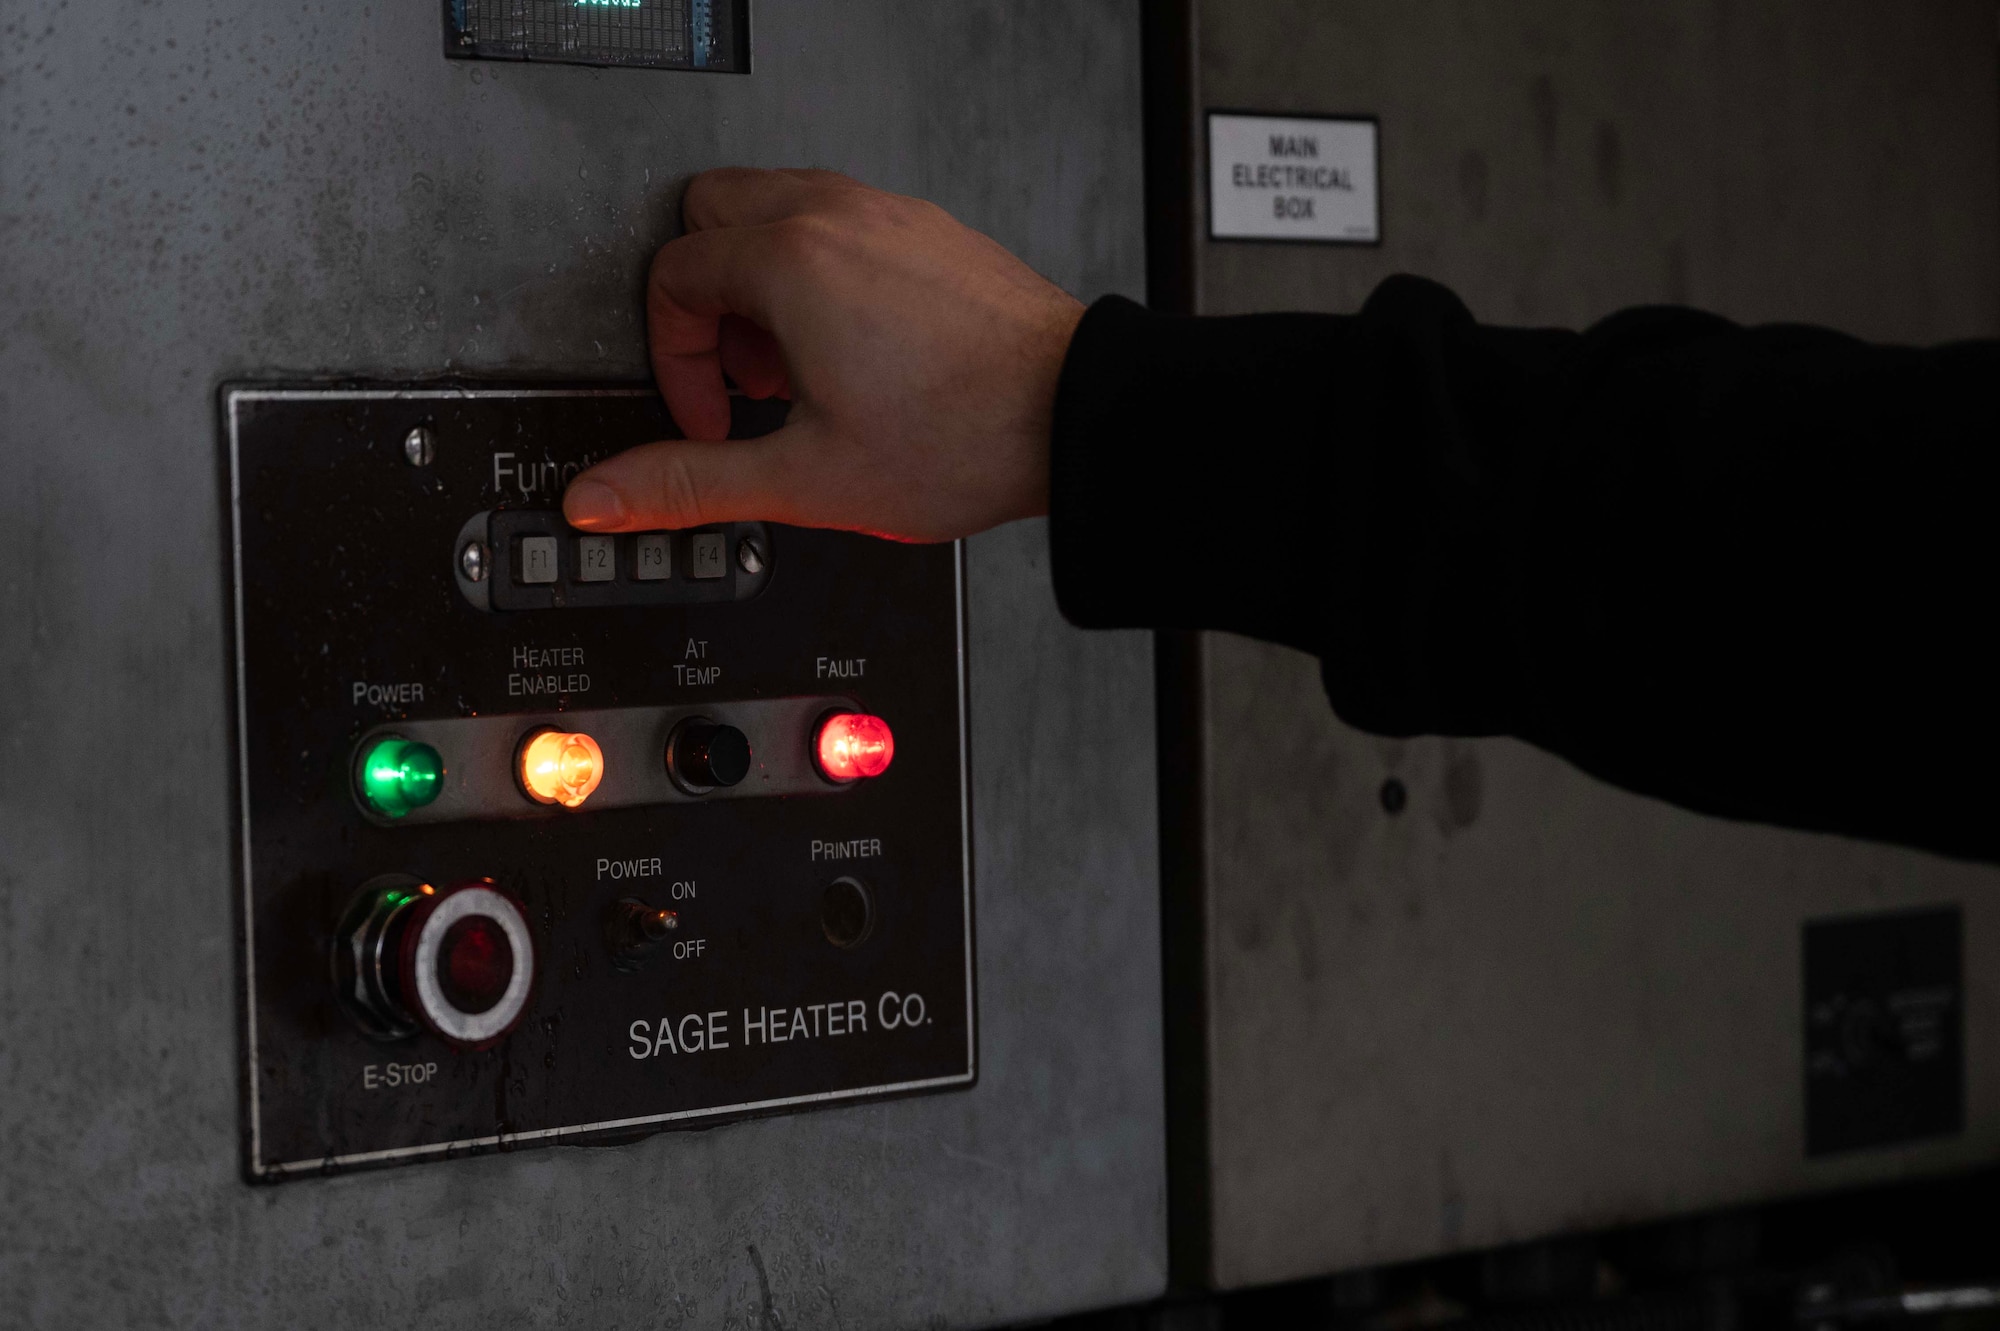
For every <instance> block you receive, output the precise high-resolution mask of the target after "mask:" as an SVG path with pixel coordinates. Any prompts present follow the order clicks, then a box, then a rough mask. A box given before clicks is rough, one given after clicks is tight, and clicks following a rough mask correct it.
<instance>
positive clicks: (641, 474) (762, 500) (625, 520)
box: [563, 422, 824, 531]
mask: <svg viewBox="0 0 2000 1331" xmlns="http://www.w3.org/2000/svg"><path fill="white" fill-rule="evenodd" d="M811 431H812V427H811V426H810V425H808V424H806V423H805V422H798V423H796V424H791V425H787V426H785V427H784V428H782V429H780V430H776V431H774V432H772V433H771V434H767V435H763V436H761V437H759V438H756V439H722V440H715V441H706V440H684V439H674V440H662V441H661V442H659V443H653V444H641V445H639V446H638V447H637V448H631V449H627V450H626V451H625V452H623V453H620V454H619V455H618V456H616V457H613V458H607V459H606V460H604V461H603V462H600V463H598V464H597V465H596V466H594V467H592V468H591V469H590V470H588V471H586V472H584V473H582V474H581V475H579V476H578V477H577V478H576V479H575V480H573V481H571V482H570V484H569V489H568V491H567V492H565V493H564V495H563V516H564V517H565V518H567V519H568V520H569V523H570V525H571V526H573V527H580V528H582V529H583V530H585V531H651V530H656V529H659V528H668V529H671V530H678V529H680V528H683V527H702V526H707V525H709V524H711V523H717V522H784V523H792V524H797V525H802V526H810V525H813V516H814V514H813V509H814V506H815V505H814V500H815V497H816V496H817V495H818V494H820V493H821V492H822V491H823V488H824V487H822V486H820V485H818V483H817V481H816V478H815V476H814V473H813V467H812V464H811V460H812V458H813V457H814V455H815V453H816V452H817V450H815V449H814V448H813V447H812V440H811V438H810V434H811Z"/></svg>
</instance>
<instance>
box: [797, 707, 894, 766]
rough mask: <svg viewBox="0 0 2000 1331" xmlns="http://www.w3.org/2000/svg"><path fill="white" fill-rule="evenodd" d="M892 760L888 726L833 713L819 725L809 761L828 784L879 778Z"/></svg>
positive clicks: (879, 721) (851, 714) (879, 720)
mask: <svg viewBox="0 0 2000 1331" xmlns="http://www.w3.org/2000/svg"><path fill="white" fill-rule="evenodd" d="M895 756H896V737H895V736H894V735H892V734H890V733H889V723H888V722H887V721H884V720H883V719H882V718H881V717H879V716H869V715H867V714H865V713H862V712H835V713H834V714H833V715H831V716H829V717H827V718H826V719H825V720H823V721H821V722H820V723H819V733H818V734H817V735H816V736H814V737H813V757H814V758H815V759H817V760H818V762H819V770H820V772H821V774H822V775H824V776H825V777H826V778H827V780H829V781H858V780H860V779H861V778H862V777H865V776H880V775H882V773H884V772H886V771H888V770H889V761H890V759H892V758H894V757H895Z"/></svg>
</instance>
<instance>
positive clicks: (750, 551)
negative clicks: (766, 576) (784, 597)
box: [736, 536, 764, 575]
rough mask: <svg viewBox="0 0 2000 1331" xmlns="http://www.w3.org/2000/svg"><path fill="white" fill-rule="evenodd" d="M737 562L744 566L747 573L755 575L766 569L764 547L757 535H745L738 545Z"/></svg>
mask: <svg viewBox="0 0 2000 1331" xmlns="http://www.w3.org/2000/svg"><path fill="white" fill-rule="evenodd" d="M736 562H737V563H738V564H741V565H742V566H743V571H744V572H745V573H749V574H753V575H754V574H758V573H762V572H763V571H764V547H763V546H762V545H761V544H759V543H758V541H757V538H756V537H755V536H745V537H744V538H743V540H742V542H741V543H740V544H738V545H737V547H736Z"/></svg>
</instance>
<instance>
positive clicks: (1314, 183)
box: [1208, 111, 1382, 245]
mask: <svg viewBox="0 0 2000 1331" xmlns="http://www.w3.org/2000/svg"><path fill="white" fill-rule="evenodd" d="M1376 137H1377V135H1376V124H1375V122H1374V121H1373V120H1355V119H1345V120H1335V119H1328V118H1325V117H1318V116H1310V117H1309V116H1259V115H1234V114H1227V113H1224V112H1221V111H1211V112H1209V113H1208V235H1209V239H1211V240H1320V241H1334V242H1337V243H1346V244H1350V245H1373V244H1375V243H1376V242H1378V241H1380V240H1381V239H1382V212H1381V196H1380V194H1379V192H1378V190H1377V187H1376V172H1375V167H1376V149H1377V143H1376Z"/></svg>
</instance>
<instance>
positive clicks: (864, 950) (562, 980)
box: [221, 384, 977, 1180]
mask: <svg viewBox="0 0 2000 1331" xmlns="http://www.w3.org/2000/svg"><path fill="white" fill-rule="evenodd" d="M783 412H784V407H783V404H781V403H769V404H760V403H752V402H748V401H744V400H741V399H739V400H737V402H736V405H735V415H736V421H735V424H736V429H735V431H734V433H736V434H737V435H739V436H748V435H754V434H760V433H764V432H766V431H768V430H770V429H773V428H775V427H776V426H777V425H778V424H779V423H781V422H782V419H783ZM221 415H222V425H223V440H224V448H225V450H226V454H227V459H228V472H229V481H230V490H229V496H228V497H229V501H230V514H231V543H230V552H229V554H230V565H229V570H228V575H229V578H230V582H231V586H232V590H233V599H232V604H233V609H234V625H233V631H234V637H235V664H236V681H235V682H236V700H237V736H236V738H237V755H236V757H237V765H238V771H237V791H238V793H239V796H240V809H239V820H240V831H241V842H240V848H241V849H240V861H241V863H240V874H241V878H240V885H239V886H240V890H241V894H242V897H241V900H242V906H241V917H242V921H243V933H242V940H241V963H240V964H241V978H242V983H243V985H244V992H245V999H246V1012H247V1019H246V1021H245V1023H244V1047H243V1059H242V1067H243V1076H244V1078H245V1080H246V1085H245V1090H246V1094H245V1097H244V1098H245V1103H246V1111H247V1112H246V1115H245V1132H244V1161H245V1168H246V1170H247V1172H248V1174H249V1176H250V1177H251V1178H253V1179H256V1180H275V1179H281V1178H286V1177H292V1176H304V1175H317V1174H321V1173H325V1172H327V1171H331V1170H340V1169H347V1168H354V1167H360V1166H371V1165H382V1164H391V1163H397V1162H405V1161H417V1160H425V1159H442V1158H447V1157H451V1156H457V1155H463V1154H470V1153H477V1152H479V1151H482V1150H490V1149H495V1148H499V1147H509V1148H512V1147H524V1146H533V1145H537V1144H542V1143H549V1142H555V1141H560V1140H565V1139H576V1138H587V1137H591V1136H600V1135H605V1134H615V1135H617V1136H620V1137H624V1136H631V1135H635V1134H639V1133H643V1132H645V1131H647V1130H650V1129H664V1128H671V1127H677V1126H698V1125H708V1124H711V1123H713V1122H715V1121H717V1120H719V1119H726V1118H732V1117H740V1116H746V1115H754V1114H767V1113H785V1112H800V1111H804V1110H808V1109H817V1108H823V1107H827V1106H832V1105H838V1104H839V1103H841V1102H843V1101H847V1100H854V1099H860V1098H865V1097H872V1096H883V1095H903V1094H913V1093H920V1092H928V1091H942V1090H949V1089H952V1088H955V1087H963V1086H966V1085H969V1084H971V1082H972V1081H973V1080H974V1078H975V1076H976V1069H977V1060H976V1053H977V1038H976V1029H975V1025H974V1016H973V1003H972V993H973V990H972V981H973V970H972V951H971V909H972V899H971V890H972V882H971V857H970V853H969V832H968V827H969V818H970V805H969V798H970V796H969V789H968V773H967V769H966V749H965V726H966V713H965V708H966V680H965V663H964V576H963V565H962V553H961V551H960V549H959V547H957V546H930V547H924V546H905V545H898V544H893V543H890V542H885V541H877V540H872V539H869V538H866V537H860V536H853V535H846V534H838V533H828V532H815V531H804V530H796V529H790V528H782V527H776V526H771V525H768V524H762V523H736V524H727V525H719V526H715V527H708V528H696V529H692V530H687V531H674V532H653V533H635V534H630V533H628V534H621V535H619V536H617V537H604V536H599V535H595V534H592V533H584V532H577V531H574V530H572V529H571V528H569V527H568V526H567V524H565V523H564V522H563V521H562V518H561V514H560V508H559V506H560V501H561V495H562V489H563V487H564V486H565V485H566V484H567V483H568V481H569V479H570V478H572V477H574V476H575V475H576V474H577V473H578V472H579V471H581V470H582V469H583V468H584V467H586V466H588V465H590V463H592V462H594V461H596V460H598V459H600V458H602V457H605V456H608V455H610V454H611V453H613V452H616V451H618V450H619V449H622V448H625V447H628V446H630V445H634V444H640V443H645V442H648V441H651V440H655V439H661V438H671V437H674V435H675V433H676V432H675V430H674V426H673V422H672V420H671V418H670V417H669V416H668V415H667V413H666V411H665V409H664V408H663V406H662V405H661V403H660V401H659V399H658V397H657V396H656V395H655V393H654V392H653V391H652V390H651V389H650V388H640V387H635V386H623V385H606V386H579V387H546V386H541V387H529V386H521V387H514V386H506V385H463V386H438V385H359V386H355V385H334V386H324V385H310V384H240V385H230V386H226V387H225V388H224V389H223V391H222V397H221ZM413 437H414V438H420V439H421V440H422V441H423V444H424V447H422V448H412V447H409V446H408V440H410V439H411V438H413ZM827 660H836V661H840V662H842V663H843V664H844V665H849V666H850V668H844V669H843V670H842V671H841V672H840V673H839V675H838V677H837V678H828V677H826V675H825V672H824V670H823V668H822V667H823V663H824V662H825V661H827ZM850 663H851V665H850ZM411 1068H420V1069H422V1075H421V1076H417V1075H414V1074H413V1073H410V1072H409V1071H408V1070H409V1069H411Z"/></svg>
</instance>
